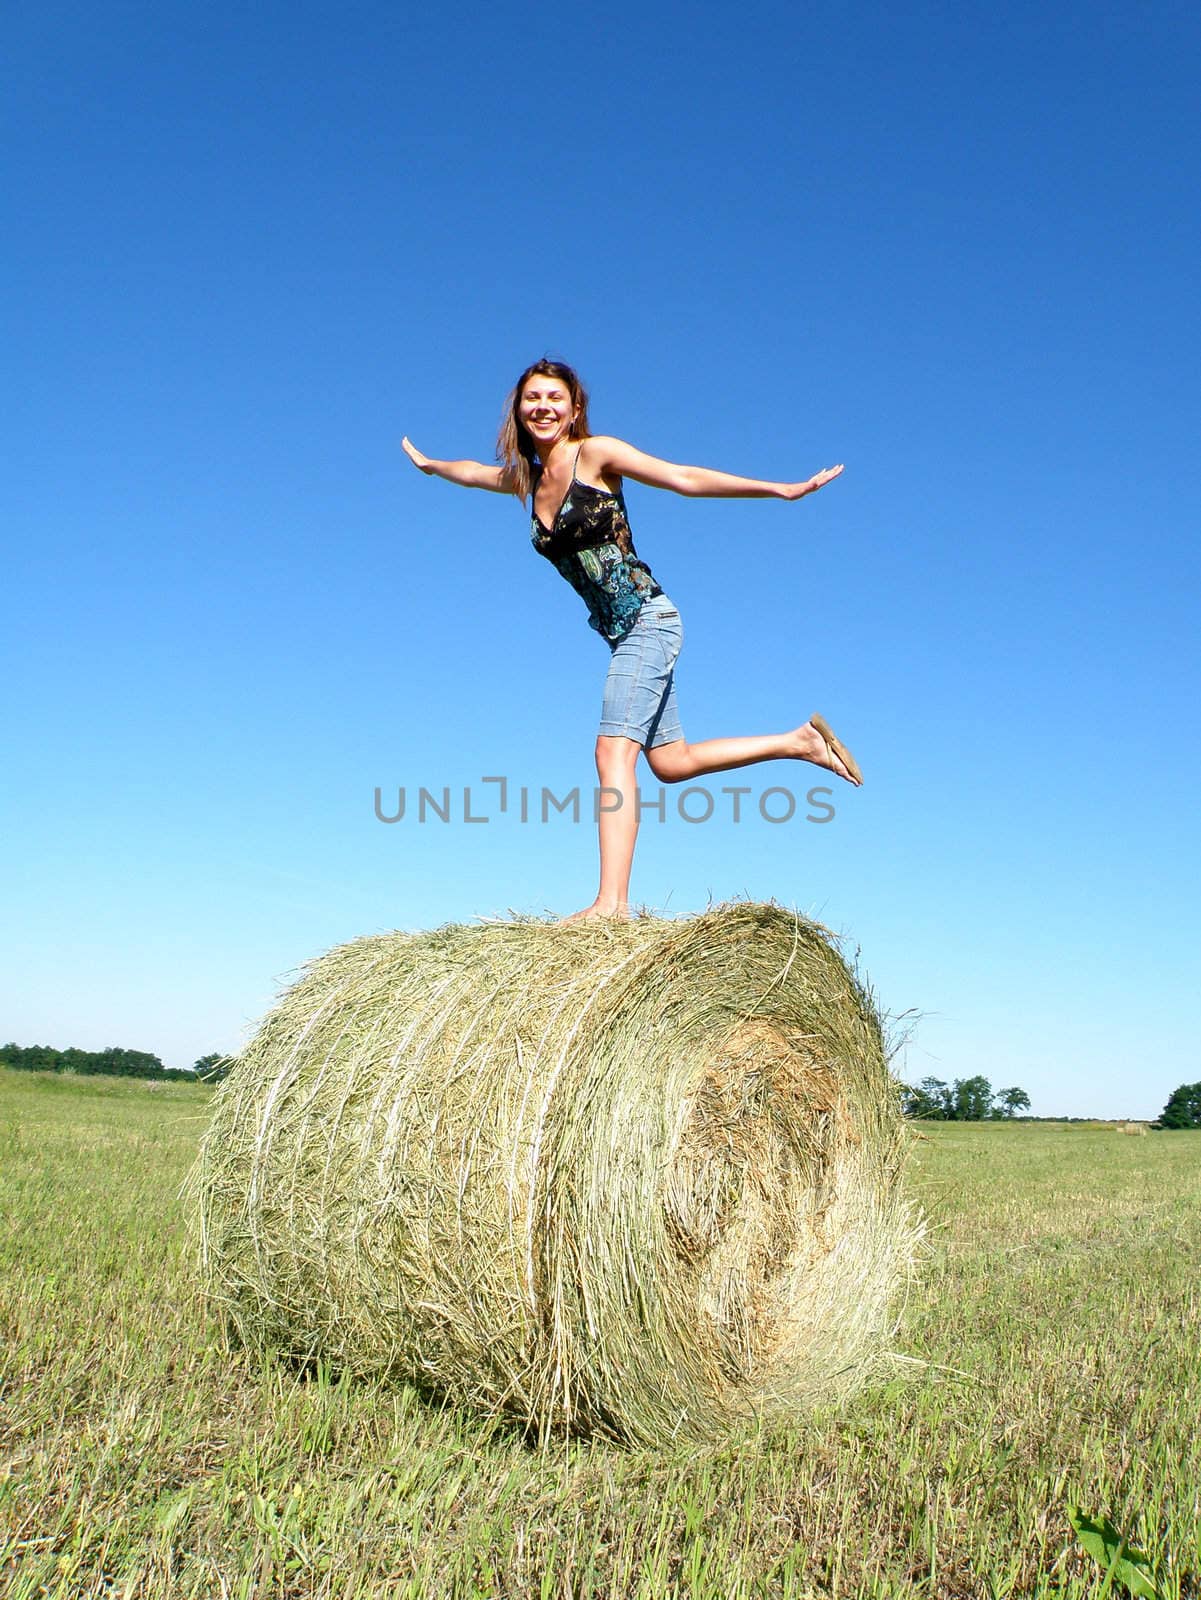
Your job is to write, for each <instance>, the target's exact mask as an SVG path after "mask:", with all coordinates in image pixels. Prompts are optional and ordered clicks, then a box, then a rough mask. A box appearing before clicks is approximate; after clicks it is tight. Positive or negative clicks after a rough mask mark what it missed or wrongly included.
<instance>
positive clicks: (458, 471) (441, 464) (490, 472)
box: [400, 438, 513, 494]
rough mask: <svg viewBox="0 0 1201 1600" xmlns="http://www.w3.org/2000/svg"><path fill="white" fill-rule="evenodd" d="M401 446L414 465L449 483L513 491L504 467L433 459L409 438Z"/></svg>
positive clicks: (469, 487) (497, 490) (472, 487)
mask: <svg viewBox="0 0 1201 1600" xmlns="http://www.w3.org/2000/svg"><path fill="white" fill-rule="evenodd" d="M400 446H401V449H402V450H403V451H404V453H405V455H407V456H408V458H409V460H410V461H411V462H412V463H413V465H414V466H415V467H416V468H417V469H418V470H419V471H420V472H424V473H426V474H427V475H428V476H430V477H434V478H445V479H446V481H447V483H458V484H461V485H462V486H463V488H464V489H491V490H492V492H493V493H494V494H512V492H513V485H512V484H511V483H510V481H509V475H508V473H507V472H506V471H505V469H504V468H503V467H490V466H487V465H486V464H485V463H484V462H483V461H432V460H431V459H430V457H429V456H425V455H422V453H421V451H420V450H418V448H417V446H416V445H414V444H411V443H410V442H409V440H408V439H407V438H405V439H402V440H401V441H400Z"/></svg>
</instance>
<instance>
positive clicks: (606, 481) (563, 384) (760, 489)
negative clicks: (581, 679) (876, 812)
mask: <svg viewBox="0 0 1201 1600" xmlns="http://www.w3.org/2000/svg"><path fill="white" fill-rule="evenodd" d="M402 443H403V447H404V449H405V451H406V452H407V454H408V457H409V459H410V460H411V461H412V462H413V464H414V465H415V466H416V467H419V468H420V469H421V471H422V472H425V473H431V474H433V475H434V476H435V477H438V478H445V479H446V480H447V482H449V483H458V484H462V485H463V487H464V488H468V489H490V490H492V491H493V492H494V493H496V494H513V495H516V496H517V498H518V499H519V500H520V501H521V502H522V504H523V505H524V504H525V501H526V498H527V496H530V497H532V510H533V525H532V538H533V543H534V548H535V549H536V550H537V551H538V553H539V554H540V555H543V556H545V557H546V558H547V560H548V561H550V562H551V563H552V564H553V565H554V566H555V567H556V568H557V569H558V571H559V572H560V573H561V574H562V575H563V577H565V578H566V579H567V581H568V583H570V584H571V586H572V588H574V589H575V590H576V591H577V592H578V593H579V594H580V595H581V596H582V597H583V599H584V601H585V603H586V605H587V607H588V620H589V623H590V624H591V626H592V627H593V628H595V629H596V631H597V632H598V633H599V634H600V635H601V636H602V638H604V639H605V640H606V642H607V643H608V646H609V650H610V653H611V658H610V662H609V673H608V677H607V679H606V681H605V695H604V706H603V710H602V712H601V724H600V733H599V735H598V737H597V741H596V771H597V775H598V777H599V779H600V782H601V785H602V792H601V799H600V816H599V827H600V888H599V890H598V891H597V896H596V899H595V900H594V901H593V903H592V904H591V905H590V906H587V907H586V908H585V909H584V910H583V911H577V912H575V914H574V915H573V916H570V917H565V918H563V919H562V920H563V921H565V922H577V921H581V920H583V919H585V918H589V917H602V916H614V917H628V916H629V915H630V907H629V895H630V868H631V866H632V864H633V860H634V844H635V841H636V839H637V835H638V806H637V804H636V799H637V787H636V783H635V777H634V771H635V766H636V763H637V761H638V755H639V752H643V753H644V754H645V755H646V759H647V761H648V762H649V763H650V768H651V771H652V772H653V773H654V774H655V776H656V777H657V778H659V779H661V780H662V781H663V782H664V783H681V782H683V781H684V780H685V779H687V778H696V777H699V776H701V774H702V773H706V772H726V771H729V770H730V769H731V768H733V767H748V766H751V765H753V764H754V763H755V762H758V761H775V760H780V759H784V760H793V761H810V762H812V763H813V765H814V766H818V767H825V768H827V769H828V770H829V771H830V772H833V773H835V774H836V775H837V776H838V777H840V778H844V779H845V780H846V781H847V782H848V783H852V784H854V785H856V786H858V785H859V784H861V783H862V781H863V775H862V773H861V772H860V771H859V767H858V766H857V764H856V762H855V758H854V757H853V756H852V755H851V753H850V751H849V750H848V749H847V748H846V746H845V745H843V744H841V743H840V742H839V740H838V739H837V738H836V737H835V735H834V733H833V732H832V730H831V729H830V727H829V725H828V724H827V723H826V722H825V721H824V720H823V719H822V718H821V717H820V716H818V715H817V714H816V713H815V714H814V715H813V716H812V717H811V718H810V719H809V721H808V722H806V723H803V724H802V725H801V726H800V727H799V728H793V729H792V730H791V731H790V732H788V733H765V734H751V735H747V736H744V737H740V738H728V739H705V740H703V741H702V742H701V743H699V744H689V743H688V742H687V740H686V739H685V738H684V731H683V729H682V728H681V726H680V720H679V713H678V711H677V709H676V693H675V684H674V676H673V675H674V668H675V664H676V657H677V656H678V655H679V653H680V646H681V645H682V643H683V639H684V633H683V629H682V627H681V625H680V614H679V612H678V611H677V610H676V608H675V606H673V605H672V603H671V601H670V600H669V599H668V597H667V596H666V595H665V594H664V593H663V590H662V589H661V588H660V587H659V585H658V584H657V583H656V582H655V580H654V577H653V576H652V574H651V570H650V568H649V567H648V566H647V564H646V563H645V561H642V560H640V559H639V557H638V554H637V552H636V551H635V549H634V541H633V539H632V538H631V536H630V525H629V521H628V520H627V517H626V507H625V501H624V499H623V498H622V489H621V484H622V479H623V478H633V479H634V480H635V481H636V482H637V483H645V484H649V485H650V486H651V487H652V488H655V489H674V490H675V492H676V493H677V494H686V495H707V496H720V497H723V498H727V497H739V498H748V499H752V498H758V499H765V498H774V499H780V500H800V499H802V498H803V497H804V496H805V495H807V494H813V493H814V491H815V490H817V489H821V488H822V487H824V485H825V484H827V483H829V482H830V481H831V479H833V478H836V477H837V476H838V474H839V473H840V472H841V471H842V468H841V466H838V467H827V468H826V469H825V471H824V472H819V473H817V474H816V475H815V476H814V477H812V478H807V479H806V480H805V481H804V482H803V483H766V482H762V481H761V480H759V479H757V478H739V477H735V476H734V475H733V474H732V473H728V472H713V471H710V470H709V469H708V468H707V467H681V466H676V465H674V464H673V463H672V462H670V461H660V460H659V459H658V458H657V457H656V456H648V455H645V454H644V453H643V452H642V451H641V450H635V449H634V447H633V445H629V444H626V443H625V442H624V441H623V440H621V439H612V438H609V437H608V436H607V435H605V434H593V433H591V432H590V431H589V427H588V396H587V394H586V393H585V391H584V387H583V385H582V384H581V382H580V380H579V378H578V377H577V375H576V374H575V372H573V371H572V369H571V368H570V367H569V366H566V365H564V363H563V362H561V361H536V362H535V363H534V365H533V366H532V367H527V368H526V370H525V371H524V372H523V373H522V374H521V377H520V378H518V380H517V384H516V387H515V388H514V390H513V392H512V394H511V395H510V396H509V399H508V400H507V401H506V403H505V412H504V419H503V422H502V424H501V430H500V438H499V440H498V445H497V459H498V460H499V462H500V465H499V466H486V465H485V464H484V463H483V462H481V461H433V460H431V459H430V457H429V456H425V455H422V453H421V451H420V450H418V449H416V448H415V446H414V445H412V444H411V443H410V442H409V440H408V439H407V438H406V439H404V440H403V441H402ZM606 791H607V792H606Z"/></svg>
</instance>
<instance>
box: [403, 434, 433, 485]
mask: <svg viewBox="0 0 1201 1600" xmlns="http://www.w3.org/2000/svg"><path fill="white" fill-rule="evenodd" d="M400 448H401V449H402V450H403V451H404V453H405V455H407V456H408V458H409V460H410V461H411V462H412V463H413V465H414V466H415V467H416V468H418V470H419V471H421V472H424V473H425V474H426V475H427V476H428V475H429V474H430V473H431V472H433V470H434V468H433V465H432V463H431V461H430V458H429V457H428V456H423V455H422V454H421V451H420V450H418V448H417V446H416V445H415V444H410V442H409V438H408V435H407V434H406V436H405V437H404V438H403V439H402V440H401V441H400Z"/></svg>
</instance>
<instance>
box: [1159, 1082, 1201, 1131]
mask: <svg viewBox="0 0 1201 1600" xmlns="http://www.w3.org/2000/svg"><path fill="white" fill-rule="evenodd" d="M1151 1126H1152V1127H1153V1128H1201V1083H1182V1084H1181V1085H1180V1087H1179V1089H1173V1090H1172V1092H1171V1094H1170V1095H1169V1096H1168V1103H1167V1105H1166V1106H1164V1108H1163V1110H1162V1111H1161V1112H1160V1113H1159V1120H1158V1122H1153V1123H1152V1124H1151Z"/></svg>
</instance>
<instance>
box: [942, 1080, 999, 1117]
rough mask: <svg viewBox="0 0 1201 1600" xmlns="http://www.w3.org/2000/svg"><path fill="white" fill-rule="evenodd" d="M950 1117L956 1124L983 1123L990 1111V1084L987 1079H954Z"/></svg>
mask: <svg viewBox="0 0 1201 1600" xmlns="http://www.w3.org/2000/svg"><path fill="white" fill-rule="evenodd" d="M951 1103H952V1105H953V1107H954V1109H953V1111H952V1113H951V1115H952V1117H953V1119H954V1120H955V1121H956V1122H983V1121H984V1119H985V1117H987V1116H988V1114H989V1112H990V1111H991V1110H992V1084H991V1083H989V1081H988V1079H987V1078H982V1077H979V1076H977V1077H975V1078H956V1079H955V1082H954V1085H953V1086H952V1090H951Z"/></svg>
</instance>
